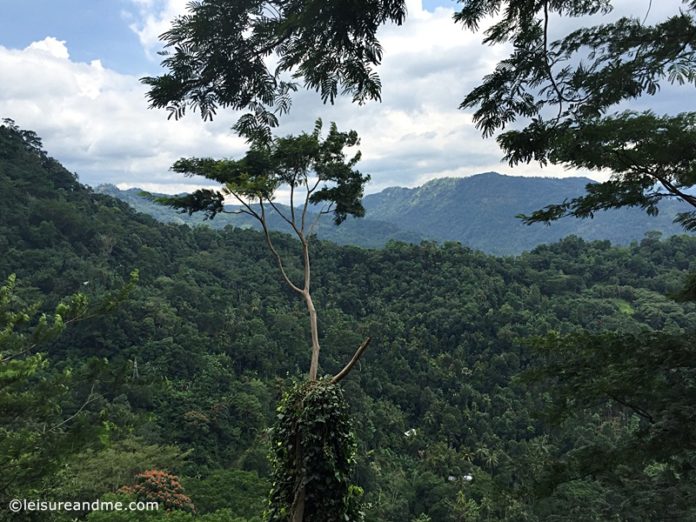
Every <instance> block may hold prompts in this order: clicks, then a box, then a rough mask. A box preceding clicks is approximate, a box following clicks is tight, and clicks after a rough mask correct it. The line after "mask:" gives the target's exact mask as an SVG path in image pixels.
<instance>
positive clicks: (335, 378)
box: [331, 337, 372, 384]
mask: <svg viewBox="0 0 696 522" xmlns="http://www.w3.org/2000/svg"><path fill="white" fill-rule="evenodd" d="M371 340H372V337H368V338H367V339H365V340H364V341H363V343H362V344H361V345H360V346H358V349H357V350H356V351H355V354H354V355H353V358H352V359H351V360H350V361H349V362H348V364H346V365H345V367H344V368H343V369H342V370H341V371H340V372H338V373H337V374H336V375H334V376H333V378H332V379H331V384H337V383H339V382H340V381H341V380H343V379H344V378H345V377H346V376H347V375H348V374H349V373H350V371H351V370H352V369H353V366H355V365H356V364H357V362H358V361H359V360H360V357H362V354H363V353H365V350H367V347H368V346H369V344H370V341H371Z"/></svg>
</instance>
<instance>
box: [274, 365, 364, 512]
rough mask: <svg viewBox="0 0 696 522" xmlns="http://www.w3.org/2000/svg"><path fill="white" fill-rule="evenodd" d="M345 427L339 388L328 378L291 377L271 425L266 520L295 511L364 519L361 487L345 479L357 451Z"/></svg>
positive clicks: (344, 407)
mask: <svg viewBox="0 0 696 522" xmlns="http://www.w3.org/2000/svg"><path fill="white" fill-rule="evenodd" d="M350 428H351V424H350V416H349V413H348V404H347V403H346V400H345V398H344V397H343V392H342V390H341V388H340V386H338V385H336V384H331V383H330V381H329V380H328V379H322V380H319V381H305V382H300V383H296V384H295V385H294V386H292V387H291V388H290V389H289V390H288V391H287V392H286V393H285V394H284V396H283V398H282V400H281V401H280V404H279V405H278V408H277V415H276V423H275V426H274V428H273V430H272V437H271V444H272V449H271V461H272V463H273V487H272V489H271V494H270V503H269V507H268V511H267V513H266V520H268V521H269V522H281V521H282V522H285V521H290V520H292V519H293V513H294V514H295V515H294V516H297V513H298V511H299V512H301V513H302V512H303V518H302V520H304V521H305V522H328V521H339V520H340V521H360V520H362V519H363V514H362V512H361V510H360V497H361V495H362V489H361V488H360V487H358V486H355V485H352V484H351V483H350V475H351V472H352V470H353V466H354V463H355V451H356V444H355V437H354V435H353V433H352V432H351V429H350ZM298 508H299V509H298Z"/></svg>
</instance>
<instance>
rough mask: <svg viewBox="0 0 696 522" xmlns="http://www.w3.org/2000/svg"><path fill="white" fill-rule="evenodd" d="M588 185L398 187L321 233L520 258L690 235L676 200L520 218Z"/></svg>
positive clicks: (103, 189)
mask: <svg viewBox="0 0 696 522" xmlns="http://www.w3.org/2000/svg"><path fill="white" fill-rule="evenodd" d="M589 183H592V180H590V179H589V178H565V179H558V178H531V177H530V178H525V177H520V176H503V175H501V174H497V173H495V172H488V173H485V174H478V175H475V176H471V177H468V178H443V179H435V180H432V181H430V182H428V183H426V184H425V185H423V186H422V187H417V188H414V189H408V188H403V187H392V188H388V189H385V190H383V191H382V192H378V193H377V194H370V195H368V196H366V197H365V198H364V204H365V208H366V209H367V215H366V216H365V217H364V218H349V219H348V220H347V221H346V222H345V223H344V224H343V225H342V226H340V227H336V226H335V225H333V223H331V221H330V220H323V221H320V222H319V226H318V227H317V229H316V231H317V234H318V236H319V237H320V238H321V239H327V240H329V241H332V242H335V243H338V244H341V245H356V246H362V247H382V246H384V245H385V244H386V243H388V242H389V241H392V240H394V241H403V242H407V243H414V244H417V243H420V242H421V241H423V240H435V241H439V242H442V241H458V242H460V243H462V244H463V245H465V246H468V247H471V248H474V249H476V250H482V251H483V252H486V253H489V254H497V255H512V254H520V253H522V252H523V251H526V250H531V249H532V248H534V247H536V246H538V245H540V244H547V243H553V242H554V241H558V240H560V239H562V238H564V237H566V236H569V235H576V236H578V237H581V238H583V239H586V240H609V241H611V243H612V244H615V245H628V244H630V243H631V242H632V241H638V240H640V239H642V238H643V236H644V235H645V233H646V232H649V231H658V232H662V233H663V234H665V235H674V234H682V233H684V232H683V230H682V229H681V227H680V226H679V225H677V224H675V223H674V222H673V220H674V217H675V216H676V214H677V213H678V212H681V211H684V210H685V208H686V205H685V204H684V203H679V202H675V201H666V202H664V203H662V204H661V205H660V213H659V214H658V215H657V216H648V215H646V214H645V212H644V211H643V210H641V209H637V208H633V209H618V210H608V211H603V212H597V214H596V216H595V218H594V219H586V220H579V219H573V218H565V219H562V220H560V221H557V222H555V223H553V224H552V225H551V226H544V225H543V224H539V223H538V224H535V225H532V226H528V225H525V224H524V223H522V221H520V219H519V218H517V217H516V216H517V215H519V214H525V213H529V212H532V211H534V210H536V209H538V208H541V207H543V206H544V205H546V204H548V202H550V201H564V200H568V199H572V198H574V197H578V196H579V195H580V194H582V193H583V191H584V190H585V186H586V185H587V184H589ZM96 191H97V192H100V193H103V194H108V195H110V196H113V197H116V198H118V199H121V200H123V201H125V202H127V203H128V204H129V205H131V206H132V207H133V208H135V209H136V210H139V211H140V212H144V213H146V214H149V215H151V216H153V217H155V218H156V219H157V220H159V221H163V222H165V223H187V224H192V225H194V224H195V225H199V224H206V225H209V226H211V227H213V228H224V227H225V226H227V225H233V226H236V227H242V228H257V226H258V223H256V222H255V220H253V219H250V218H249V217H248V216H243V215H220V216H216V218H215V219H213V220H204V218H203V216H201V215H196V214H194V215H191V216H189V215H187V214H181V213H178V212H177V211H175V210H173V209H170V208H166V207H163V206H161V205H157V204H156V203H154V202H152V201H150V200H148V199H147V198H145V197H144V196H143V195H142V194H141V191H140V190H139V189H129V190H119V189H118V188H117V187H115V186H113V185H102V186H99V187H97V189H96ZM282 208H285V207H282ZM270 220H271V221H270V223H271V227H272V228H273V229H274V230H279V231H284V232H288V233H289V232H290V229H289V227H288V226H287V224H286V223H285V222H284V221H283V220H282V219H281V218H280V217H279V216H277V215H275V214H274V213H272V214H271V218H270Z"/></svg>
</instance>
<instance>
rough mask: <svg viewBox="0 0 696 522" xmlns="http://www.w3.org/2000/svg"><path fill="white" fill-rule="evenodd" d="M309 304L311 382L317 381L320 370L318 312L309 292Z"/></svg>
mask: <svg viewBox="0 0 696 522" xmlns="http://www.w3.org/2000/svg"><path fill="white" fill-rule="evenodd" d="M304 297H305V301H306V302H307V310H308V311H309V327H310V328H311V330H312V361H311V363H310V365H309V380H310V381H316V380H317V372H318V370H319V349H320V347H319V327H318V325H317V311H316V309H315V308H314V303H313V302H312V296H311V295H310V293H309V291H307V292H305V294H304Z"/></svg>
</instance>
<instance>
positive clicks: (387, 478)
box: [0, 125, 696, 522]
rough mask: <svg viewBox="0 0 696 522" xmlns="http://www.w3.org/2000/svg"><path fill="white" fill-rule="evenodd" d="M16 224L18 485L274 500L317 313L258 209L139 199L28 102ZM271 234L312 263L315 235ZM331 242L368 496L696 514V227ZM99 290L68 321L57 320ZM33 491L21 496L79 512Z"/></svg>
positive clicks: (482, 513) (429, 508) (369, 505)
mask: <svg viewBox="0 0 696 522" xmlns="http://www.w3.org/2000/svg"><path fill="white" fill-rule="evenodd" d="M0 231H1V233H0V252H2V256H0V280H2V281H3V282H4V283H3V285H4V286H3V288H4V290H3V292H2V294H0V297H2V300H0V307H1V309H0V312H1V313H2V315H1V316H0V320H2V321H3V322H2V323H0V332H1V333H2V335H1V336H0V343H3V344H0V347H2V363H1V364H2V366H0V459H2V461H1V463H0V467H1V468H2V470H3V473H2V477H1V478H0V496H1V497H2V498H1V501H2V504H4V505H6V504H7V501H8V500H9V499H12V498H44V499H68V498H69V499H72V500H88V501H91V500H94V499H96V498H104V499H109V498H126V499H127V498H153V495H154V496H155V497H154V498H157V499H158V500H160V501H161V503H162V505H164V506H166V507H167V509H166V510H160V511H158V512H157V513H145V512H142V513H137V514H136V513H116V512H113V513H105V512H103V513H99V512H94V513H91V514H89V515H84V514H83V515H79V514H78V516H79V517H81V518H84V517H85V516H86V519H87V520H90V521H92V522H94V521H102V520H109V521H111V520H113V521H118V520H153V521H154V520H171V521H184V520H197V519H200V520H202V521H237V522H241V521H257V520H262V514H263V511H264V509H265V506H266V501H267V500H266V499H267V495H268V491H269V489H270V487H271V484H270V473H271V470H270V465H269V461H268V459H267V455H268V453H269V450H270V448H269V446H270V440H271V438H270V435H269V431H268V429H269V427H270V426H272V424H273V422H274V420H275V418H276V415H277V414H276V411H275V407H276V404H277V402H278V399H279V397H280V394H281V392H282V391H283V390H285V389H286V388H287V386H288V384H290V383H291V382H292V381H293V380H294V379H297V378H299V377H301V376H302V375H304V373H305V372H306V363H307V338H308V329H309V326H308V325H307V324H306V312H305V310H304V309H303V307H302V304H301V303H300V302H298V300H297V299H296V297H295V296H294V295H292V293H291V292H290V290H289V289H287V288H286V287H285V286H284V285H283V284H282V281H281V277H280V274H278V273H277V271H276V269H275V266H274V264H273V260H272V258H271V256H270V254H269V253H268V252H267V250H266V249H265V248H264V244H263V242H262V241H261V239H260V238H261V234H260V233H259V232H257V231H253V230H240V229H232V228H229V227H228V228H225V229H223V230H219V231H217V230H212V229H209V228H189V227H186V226H180V225H167V224H162V223H159V222H157V221H155V220H154V219H152V218H151V217H149V216H146V215H143V214H138V213H136V212H135V211H133V210H132V209H131V208H130V207H128V205H126V204H125V203H123V202H120V201H117V200H115V199H113V198H111V197H109V196H106V195H101V194H96V193H94V192H93V191H92V190H91V189H89V188H88V187H85V186H83V185H81V184H80V183H79V182H78V181H77V179H76V178H75V176H74V175H73V174H71V173H70V172H68V171H67V170H65V169H64V168H63V167H62V166H61V165H60V164H59V163H58V162H57V161H56V160H54V159H52V158H50V157H49V156H48V155H47V154H46V153H45V152H44V151H43V150H42V149H41V143H40V140H39V139H38V137H37V136H36V135H34V134H33V133H31V132H29V131H21V130H19V129H18V128H16V127H13V126H11V125H6V126H3V127H1V128H0ZM275 242H276V244H277V245H278V246H279V248H280V249H281V250H282V252H283V253H284V254H287V255H289V256H294V255H295V253H297V254H298V255H297V261H298V264H297V266H298V267H299V266H300V265H299V248H298V244H297V242H296V241H294V240H292V239H291V238H290V237H289V236H283V235H280V234H278V235H277V236H275ZM314 248H315V250H314V252H313V258H314V261H313V263H314V264H313V268H314V274H315V275H314V285H315V289H314V295H315V301H316V302H317V308H318V309H319V311H320V315H319V321H320V322H319V327H320V336H321V339H322V343H323V346H324V351H323V358H322V366H321V372H320V373H322V374H324V373H326V374H333V373H335V372H336V371H337V370H339V369H340V368H341V367H342V365H343V363H345V361H346V360H347V359H348V358H349V357H350V355H351V354H352V353H353V351H354V349H355V346H357V345H358V344H359V343H360V341H361V340H362V339H363V338H364V337H365V336H367V335H369V336H371V337H372V345H371V346H370V348H369V350H368V352H367V353H366V355H365V356H364V358H363V359H362V361H361V362H360V363H359V366H357V367H356V368H355V369H354V370H353V372H352V373H351V375H350V376H349V377H348V378H347V379H346V380H345V381H344V383H343V389H344V394H345V397H346V399H347V400H348V402H349V404H350V413H351V415H352V419H353V421H352V424H353V431H354V433H355V436H356V440H357V445H358V446H357V463H356V468H355V473H354V482H355V483H356V484H357V485H359V486H360V488H362V490H363V495H362V510H363V511H364V514H365V520H368V521H395V522H397V521H398V522H402V521H409V522H410V521H420V522H425V521H428V520H431V521H437V522H439V521H443V522H446V521H462V520H520V521H522V520H529V521H535V520H539V521H542V520H544V521H545V520H556V521H561V520H568V521H570V520H573V521H575V520H693V519H696V512H695V511H694V506H696V485H694V464H695V457H694V448H695V447H696V446H694V439H693V433H694V429H693V428H694V420H693V419H694V418H696V416H694V415H693V413H694V411H693V408H694V404H696V400H695V399H696V397H695V396H694V395H695V393H696V392H695V390H696V386H695V385H694V383H695V381H694V368H693V360H694V359H693V355H694V354H693V348H692V343H691V340H692V339H693V333H694V330H693V325H694V324H696V306H694V305H693V304H691V303H689V302H680V301H679V300H676V299H674V296H676V295H677V294H678V293H679V292H680V291H681V290H682V288H683V287H684V284H685V282H686V277H687V274H688V272H689V271H693V270H696V261H695V260H696V239H694V238H693V237H688V236H674V237H670V238H669V239H666V240H661V238H660V237H659V234H648V235H646V237H645V238H644V239H642V240H641V241H639V242H634V243H632V244H631V245H630V246H624V247H614V246H612V245H611V244H610V243H609V242H608V241H600V242H585V241H583V240H582V239H579V238H577V237H568V238H565V239H563V240H562V241H560V242H558V243H555V244H552V245H548V246H542V247H538V248H536V249H535V250H533V251H531V252H528V253H524V254H522V255H519V256H516V257H492V256H489V255H485V254H483V253H480V252H477V251H474V250H471V249H469V248H465V247H463V246H461V245H460V244H458V243H454V242H449V243H444V244H442V245H438V244H436V243H433V242H423V243H421V244H419V245H409V244H405V243H397V242H391V243H389V244H388V245H387V246H386V247H385V248H383V249H379V250H369V249H362V248H358V247H346V246H336V245H334V244H331V243H328V242H318V243H316V244H315V245H314ZM136 269H137V270H138V272H139V281H138V282H137V283H136V284H135V286H134V287H133V288H131V287H130V286H129V281H130V280H131V279H130V274H131V273H132V272H133V271H134V270H136ZM288 270H289V271H290V272H291V274H292V273H293V270H296V267H294V266H292V265H291V266H289V267H288ZM11 274H16V283H14V288H11V287H12V286H13V283H12V278H11ZM124 287H125V288H126V290H127V291H125V292H122V290H123V289H124ZM76 294H78V295H77V297H76V296H75V295H76ZM69 296H73V297H72V299H71V300H69V303H68V304H64V305H60V303H61V301H63V300H64V299H66V298H68V299H69ZM114 296H116V297H114ZM82 301H88V304H85V305H84V306H83V310H82V311H80V310H78V311H77V312H75V317H76V319H78V320H75V321H74V322H72V323H70V324H67V325H66V328H65V329H64V330H63V331H62V332H61V333H60V335H43V336H42V335H41V331H39V332H38V333H37V330H36V328H39V329H40V330H41V328H43V330H46V329H49V330H50V328H49V327H47V326H45V324H44V323H46V321H48V324H49V326H50V325H54V326H55V321H56V318H55V317H54V316H53V314H54V313H55V312H56V311H60V312H61V313H62V314H63V315H66V317H67V316H68V313H67V312H66V310H67V309H68V308H70V307H73V308H74V307H77V308H79V304H80V303H81V302H82ZM111 301H114V306H111V305H110V306H106V307H104V306H101V307H100V303H104V302H107V303H110V302H111ZM115 301H118V303H115ZM61 306H62V308H61ZM57 307H58V308H57ZM40 313H46V314H48V316H47V317H48V319H45V320H43V323H42V320H41V319H40ZM52 317H53V319H51V318H52ZM42 324H44V326H42ZM588 333H589V334H596V335H597V336H601V337H596V336H595V337H587V334H588ZM616 335H622V336H623V337H621V339H626V338H631V336H633V337H632V338H633V339H634V345H633V346H634V348H635V350H632V351H630V352H626V351H622V347H621V346H619V345H620V344H621V343H619V342H618V340H617V339H618V338H617V337H616ZM599 338H603V339H604V340H605V342H604V344H603V351H602V352H601V354H602V356H601V357H596V354H595V355H592V353H593V352H592V348H593V345H594V344H596V343H597V342H598V341H597V339H599ZM34 341H35V342H36V346H34ZM22 342H24V343H25V344H24V345H23V344H22ZM612 342H614V344H612ZM13 343H14V344H13ZM660 343H662V344H660ZM662 345H664V346H662ZM23 346H24V348H23ZM27 346H28V348H29V349H27V348H26V347H27ZM655 346H662V347H663V348H664V349H661V350H657V351H655V350H654V347H655ZM13 350H14V351H13ZM650 350H653V356H652V358H651V359H649V361H650V365H648V366H640V365H639V366H635V365H634V366H631V365H630V364H628V363H630V362H631V360H632V359H631V357H633V356H635V357H636V358H637V360H639V361H643V363H644V362H645V359H640V356H641V354H644V353H646V352H650ZM626 353H628V356H626V357H624V356H625V354H626ZM8 354H9V355H8ZM587 354H590V356H589V357H588V356H587ZM614 355H617V356H620V358H619V359H617V358H612V357H613V356H614ZM672 356H674V357H672ZM624 363H626V364H624ZM583 372H584V373H583ZM588 373H593V374H591V375H586V374H588ZM593 378H596V379H597V381H596V382H595V384H596V386H593V387H592V388H591V389H588V388H587V386H586V383H587V382H589V381H591V380H592V379H593ZM603 379H604V380H603ZM609 381H611V382H618V384H620V385H621V386H624V387H625V389H623V390H622V391H621V392H620V393H619V395H616V394H615V390H614V391H612V385H611V383H610V382H609ZM583 386H585V387H583ZM641 390H642V391H641ZM632 394H634V395H637V396H636V397H633V398H632V399H631V396H632ZM153 477H154V478H153ZM153 480H159V482H158V484H159V486H158V487H157V488H154V489H153V488H149V489H148V484H151V481H153ZM148 481H150V482H148ZM163 484H164V485H163ZM33 515H34V516H36V517H37V518H32V514H31V513H26V514H19V515H12V514H8V512H6V511H2V512H0V516H2V517H4V518H6V519H8V520H71V519H72V516H68V515H67V514H65V513H64V514H58V513H53V514H51V515H49V514H47V513H38V514H36V513H35V514H33ZM73 515H74V514H73ZM8 516H9V518H7V517H8ZM23 517H24V518H23ZM51 517H53V518H51ZM61 517H63V518H61Z"/></svg>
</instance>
